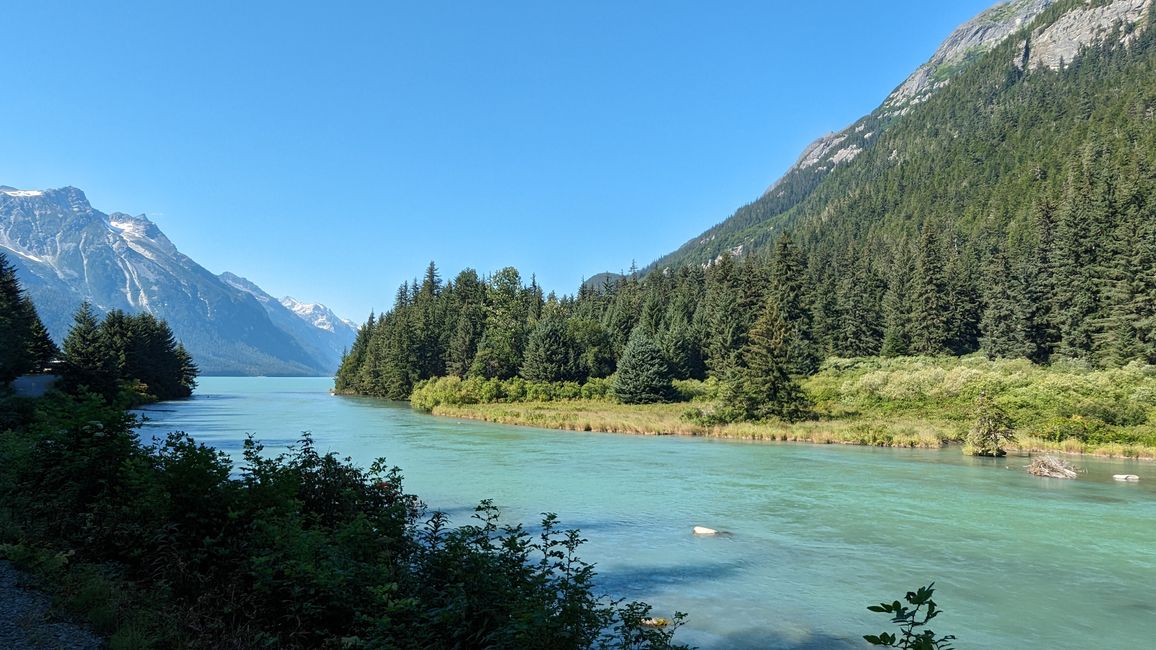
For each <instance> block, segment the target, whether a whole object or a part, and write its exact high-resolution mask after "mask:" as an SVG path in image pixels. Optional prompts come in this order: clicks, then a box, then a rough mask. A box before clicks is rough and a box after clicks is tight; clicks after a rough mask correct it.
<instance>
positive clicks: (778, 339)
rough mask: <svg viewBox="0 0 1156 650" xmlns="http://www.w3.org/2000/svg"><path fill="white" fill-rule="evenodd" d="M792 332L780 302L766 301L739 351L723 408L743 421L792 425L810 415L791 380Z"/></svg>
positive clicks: (800, 393) (804, 398)
mask: <svg viewBox="0 0 1156 650" xmlns="http://www.w3.org/2000/svg"><path fill="white" fill-rule="evenodd" d="M790 336H791V328H790V327H789V326H788V324H787V322H786V321H785V320H784V319H783V316H782V313H781V312H780V308H779V301H777V300H774V299H771V300H768V301H767V305H766V308H765V309H764V310H763V313H762V314H761V315H760V316H759V319H758V320H757V321H755V324H754V326H753V327H752V328H751V331H750V333H749V335H748V341H747V344H746V346H744V347H743V350H742V365H741V366H739V367H737V368H735V369H733V370H732V371H731V372H730V374H729V376H728V379H727V380H726V381H725V383H726V384H728V386H727V390H726V391H725V392H724V395H725V398H724V400H725V402H726V405H727V406H728V407H729V408H730V409H731V410H733V411H735V412H737V413H738V414H740V417H741V419H744V420H755V421H759V420H768V419H777V420H784V421H786V422H795V421H798V420H801V419H804V418H806V417H807V416H808V414H809V412H810V402H809V401H808V400H807V397H806V395H805V394H804V393H803V389H802V388H801V387H800V386H799V384H798V383H797V382H796V381H795V379H794V378H793V377H792V376H791V369H790V366H789V365H788V360H789V358H790V357H789V356H788V352H789V350H790V349H791V345H790V340H789V337H790Z"/></svg>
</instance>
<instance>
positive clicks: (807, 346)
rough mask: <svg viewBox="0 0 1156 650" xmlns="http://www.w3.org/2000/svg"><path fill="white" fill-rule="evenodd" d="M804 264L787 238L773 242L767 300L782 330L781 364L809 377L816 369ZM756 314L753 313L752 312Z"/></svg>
mask: <svg viewBox="0 0 1156 650" xmlns="http://www.w3.org/2000/svg"><path fill="white" fill-rule="evenodd" d="M805 264H806V262H805V260H804V259H803V254H802V253H801V252H800V251H799V247H798V246H796V245H795V242H794V241H792V240H791V238H790V236H788V235H787V234H785V233H784V234H783V235H781V236H780V237H779V240H778V241H777V242H776V243H775V256H774V260H773V262H772V263H771V279H770V291H769V297H770V300H773V301H774V302H775V303H776V310H777V311H778V314H779V318H781V319H782V321H783V324H784V326H785V327H786V328H787V329H786V334H785V336H784V337H783V345H784V346H785V347H784V348H783V349H782V350H781V351H780V352H781V354H782V355H783V359H782V361H783V363H785V364H786V366H787V368H788V369H789V370H790V372H791V374H793V375H809V374H811V373H813V372H815V371H816V370H818V369H819V351H818V347H817V345H816V343H815V339H814V332H813V330H812V327H811V313H812V312H811V309H812V306H813V305H812V303H811V297H810V296H809V295H808V293H807V285H806V275H807V269H806V265H805ZM755 313H757V312H755Z"/></svg>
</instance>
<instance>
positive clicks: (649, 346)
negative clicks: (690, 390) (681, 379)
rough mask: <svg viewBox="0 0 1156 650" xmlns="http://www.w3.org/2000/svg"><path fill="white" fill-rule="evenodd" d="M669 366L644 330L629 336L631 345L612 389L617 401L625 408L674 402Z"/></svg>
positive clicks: (619, 366)
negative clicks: (626, 405)
mask: <svg viewBox="0 0 1156 650" xmlns="http://www.w3.org/2000/svg"><path fill="white" fill-rule="evenodd" d="M671 379H672V375H671V372H670V366H669V365H668V364H667V363H666V359H665V358H664V357H663V356H662V350H660V349H659V348H658V346H657V345H655V343H654V340H653V339H652V338H651V337H650V335H649V334H647V333H646V332H644V331H643V330H642V329H641V328H639V329H636V330H635V331H634V333H633V334H631V335H630V341H629V342H627V344H626V349H625V350H624V351H623V353H622V359H621V360H620V361H619V362H618V374H617V375H616V376H615V379H614V386H613V388H612V391H613V394H614V398H615V399H617V400H618V401H619V402H622V403H623V404H652V403H654V402H669V401H671V400H673V399H674V387H673V385H672V384H671Z"/></svg>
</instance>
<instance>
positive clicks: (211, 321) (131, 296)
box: [0, 186, 352, 375]
mask: <svg viewBox="0 0 1156 650" xmlns="http://www.w3.org/2000/svg"><path fill="white" fill-rule="evenodd" d="M0 252H3V253H5V254H6V255H7V257H8V258H9V261H10V262H11V263H12V264H13V266H15V267H16V269H17V274H18V277H19V278H20V281H21V282H22V284H23V285H24V287H25V288H26V290H27V291H28V293H29V295H31V296H32V298H33V301H34V302H35V303H36V307H37V310H38V311H39V312H40V315H41V318H42V320H43V321H44V324H45V326H46V327H47V328H48V330H49V332H50V333H51V334H52V336H53V337H54V338H55V339H56V340H57V341H59V340H61V339H62V338H63V336H64V335H65V334H66V333H67V331H68V328H69V326H70V325H71V322H72V314H73V312H74V311H75V310H76V308H77V307H78V306H79V305H80V303H81V302H83V301H86V300H87V301H88V302H90V303H92V305H93V306H94V307H96V308H97V309H98V310H99V311H101V312H108V311H111V310H114V309H121V310H124V311H126V312H130V313H138V312H142V311H147V312H150V313H152V314H154V315H156V316H157V317H159V318H163V319H164V320H166V321H167V322H168V323H169V325H170V327H172V329H173V331H174V333H175V334H176V335H177V338H178V339H180V340H181V341H182V342H183V343H184V345H185V347H186V348H187V349H188V350H189V352H190V353H191V354H192V355H193V358H194V360H195V361H196V363H197V364H198V366H199V367H200V369H201V371H202V373H204V374H217V375H324V374H330V373H332V372H333V371H334V370H335V369H336V366H337V361H338V359H339V358H340V353H341V350H342V349H343V347H344V346H346V345H348V344H349V342H350V341H351V339H352V335H351V334H350V332H349V331H348V329H347V328H343V329H339V328H336V327H334V328H332V329H329V330H326V329H323V328H319V327H316V326H314V325H312V324H310V323H309V322H308V321H307V320H305V319H304V318H301V317H298V316H297V315H296V314H295V313H294V312H293V311H291V310H290V309H287V308H286V307H284V306H283V305H282V304H281V303H280V302H279V301H276V300H273V299H271V298H270V299H269V300H268V301H264V300H263V298H268V294H265V292H263V291H261V290H260V289H259V288H257V287H256V286H255V285H253V284H252V283H248V282H247V281H243V280H242V279H241V278H236V276H230V277H231V278H236V280H237V282H236V283H231V282H227V281H224V280H222V278H220V277H218V276H216V275H214V274H212V273H210V272H209V271H208V270H206V269H205V268H204V267H202V266H200V265H199V264H197V263H196V262H194V261H193V260H192V259H190V258H189V257H188V256H186V255H184V254H182V253H181V252H180V251H179V250H177V248H176V246H175V245H173V243H172V242H171V241H170V240H169V239H168V238H167V237H165V235H164V233H162V232H161V230H160V228H158V227H157V225H156V224H154V223H153V222H151V221H149V220H148V218H146V217H145V216H143V215H141V216H131V215H128V214H124V213H120V212H113V213H110V214H105V213H102V212H100V211H98V210H96V209H94V208H93V207H92V206H91V205H90V204H89V202H88V199H87V198H86V197H85V195H84V192H82V191H80V190H79V189H77V188H74V187H64V188H60V189H48V190H21V189H16V188H12V187H8V186H0ZM242 284H243V285H244V286H243V287H242V286H240V285H242ZM338 322H340V321H338Z"/></svg>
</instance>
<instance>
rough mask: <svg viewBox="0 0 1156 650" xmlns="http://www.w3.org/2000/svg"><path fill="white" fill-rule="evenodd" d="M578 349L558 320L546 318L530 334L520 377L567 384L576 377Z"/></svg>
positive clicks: (563, 325) (562, 323)
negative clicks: (567, 381)
mask: <svg viewBox="0 0 1156 650" xmlns="http://www.w3.org/2000/svg"><path fill="white" fill-rule="evenodd" d="M576 348H577V345H576V344H575V342H574V340H573V339H572V338H571V337H570V332H569V331H568V330H567V328H566V323H565V322H563V321H562V320H561V319H559V318H557V317H554V318H545V319H542V320H540V321H538V324H537V325H536V326H535V327H534V329H533V331H531V332H530V337H529V339H528V340H527V342H526V354H525V357H524V359H523V361H522V369H521V375H522V377H523V378H525V379H529V380H530V381H566V380H570V379H573V378H574V376H575V366H576V358H575V357H576V356H577V354H576V351H577V349H576Z"/></svg>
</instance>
